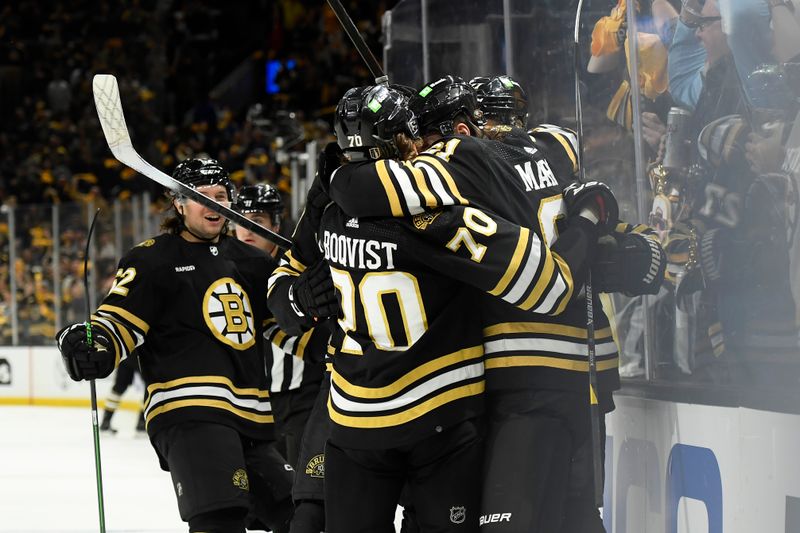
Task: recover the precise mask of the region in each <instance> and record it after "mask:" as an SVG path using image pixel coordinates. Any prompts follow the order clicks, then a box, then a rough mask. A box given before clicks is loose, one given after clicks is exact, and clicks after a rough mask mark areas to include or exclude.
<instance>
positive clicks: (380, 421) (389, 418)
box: [328, 380, 486, 429]
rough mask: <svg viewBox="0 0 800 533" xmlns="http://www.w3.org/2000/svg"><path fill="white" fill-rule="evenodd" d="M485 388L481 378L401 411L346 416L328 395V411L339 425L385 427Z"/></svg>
mask: <svg viewBox="0 0 800 533" xmlns="http://www.w3.org/2000/svg"><path fill="white" fill-rule="evenodd" d="M485 388H486V383H485V382H484V381H483V380H481V381H479V382H477V383H470V384H467V385H462V386H461V387H457V388H455V389H450V390H448V391H446V392H443V393H442V394H439V395H437V396H434V397H433V398H430V399H428V400H426V401H424V402H422V403H421V404H419V405H415V406H414V407H412V408H410V409H407V410H405V411H403V412H401V413H397V414H393V415H384V416H348V415H343V414H341V413H339V412H337V411H336V410H335V409H334V408H333V405H332V404H331V399H330V396H329V397H328V413H329V414H330V417H331V420H333V421H334V422H336V423H337V424H339V425H340V426H347V427H352V428H371V429H375V428H386V427H391V426H399V425H401V424H405V423H408V422H411V421H412V420H415V419H417V418H419V417H421V416H423V415H426V414H428V413H430V412H431V411H433V410H434V409H436V408H438V407H441V406H443V405H445V404H448V403H450V402H454V401H456V400H460V399H462V398H469V397H470V396H477V395H479V394H483V391H484V389H485Z"/></svg>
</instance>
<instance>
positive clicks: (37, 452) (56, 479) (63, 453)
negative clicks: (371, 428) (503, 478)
mask: <svg viewBox="0 0 800 533" xmlns="http://www.w3.org/2000/svg"><path fill="white" fill-rule="evenodd" d="M112 426H113V427H116V428H117V429H118V430H119V432H118V433H117V434H116V435H113V436H111V435H106V434H101V437H100V449H101V453H102V455H101V457H102V468H103V492H104V499H105V517H106V531H107V532H108V533H178V532H186V531H188V527H187V526H186V524H184V523H183V522H182V521H181V520H180V517H179V516H178V506H177V503H176V501H175V493H174V492H173V490H172V482H171V480H170V476H169V473H168V472H164V471H162V470H161V469H160V468H159V466H158V459H157V458H156V454H155V452H154V451H153V449H152V446H151V445H150V442H149V440H148V439H147V437H145V436H137V435H136V431H135V426H136V415H135V413H133V412H129V411H122V410H120V411H118V412H117V413H116V414H115V415H114V419H113V421H112ZM398 523H399V521H398ZM99 530H100V527H99V518H98V505H97V489H96V484H95V466H94V451H93V447H92V421H91V411H90V410H89V409H88V408H68V407H31V406H20V407H16V406H0V532H2V533H6V532H13V533H29V532H31V533H32V532H48V533H88V532H97V531H99Z"/></svg>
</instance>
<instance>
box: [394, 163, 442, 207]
mask: <svg viewBox="0 0 800 533" xmlns="http://www.w3.org/2000/svg"><path fill="white" fill-rule="evenodd" d="M403 167H405V169H406V170H408V171H409V172H411V175H413V176H414V181H415V182H416V183H417V190H418V191H419V192H420V194H422V196H423V197H424V198H425V206H426V207H438V206H439V201H438V200H437V199H436V197H435V196H434V195H433V193H432V192H431V190H430V189H429V188H428V183H427V182H426V181H425V175H424V174H423V173H422V170H420V169H418V168H417V167H415V166H414V165H412V164H411V163H410V162H408V161H405V162H404V163H403Z"/></svg>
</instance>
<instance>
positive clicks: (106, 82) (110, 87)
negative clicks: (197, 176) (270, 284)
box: [92, 74, 292, 249]
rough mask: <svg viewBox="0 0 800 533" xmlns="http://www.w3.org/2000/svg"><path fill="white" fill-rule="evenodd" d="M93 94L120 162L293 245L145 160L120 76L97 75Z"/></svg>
mask: <svg viewBox="0 0 800 533" xmlns="http://www.w3.org/2000/svg"><path fill="white" fill-rule="evenodd" d="M92 93H93V94H94V106H95V108H96V109H97V117H98V118H99V119H100V125H101V126H102V127H103V134H104V135H105V137H106V142H107V143H108V147H109V148H110V149H111V153H112V154H114V157H116V158H117V160H118V161H119V162H120V163H123V164H124V165H126V166H129V167H130V168H132V169H133V170H135V171H136V172H138V173H139V174H142V175H143V176H146V177H148V178H150V179H151V180H153V181H155V182H156V183H158V184H160V185H163V186H164V187H166V188H167V189H169V190H171V191H172V192H174V193H176V194H181V195H183V196H186V197H187V198H189V199H190V200H194V201H195V202H197V203H198V204H201V205H203V206H205V207H207V208H209V209H211V210H212V211H214V212H215V213H217V214H219V215H222V216H223V217H225V218H227V219H228V220H230V221H231V222H234V223H236V224H238V225H239V226H242V227H243V228H246V229H248V230H250V231H252V232H253V233H256V234H258V235H260V236H261V237H264V238H265V239H267V240H269V241H271V242H273V243H274V244H275V245H276V246H278V247H279V248H283V249H289V248H291V246H292V241H290V240H289V239H287V238H286V237H283V236H282V235H278V234H277V233H275V232H274V231H272V230H269V229H267V228H265V227H264V226H262V225H261V224H257V223H255V222H253V221H252V220H250V219H249V218H247V217H245V216H243V215H242V214H241V213H237V212H236V211H234V210H233V209H230V208H229V207H225V206H224V205H222V204H220V203H219V202H216V201H214V200H213V199H212V198H209V197H208V196H205V195H204V194H200V193H199V192H197V191H196V190H194V189H193V188H191V187H188V186H186V185H184V184H183V183H181V182H179V181H178V180H176V179H174V178H172V176H168V175H167V174H165V173H163V172H161V171H160V170H158V169H157V168H155V167H154V166H153V165H151V164H150V163H148V162H147V161H145V160H144V159H143V158H142V156H140V155H139V153H138V152H137V151H136V150H135V149H134V148H133V142H132V141H131V136H130V133H129V132H128V126H127V124H126V123H125V115H124V114H123V112H122V100H120V97H119V86H118V85H117V78H115V77H114V76H112V75H110V74H96V75H95V77H94V79H93V80H92Z"/></svg>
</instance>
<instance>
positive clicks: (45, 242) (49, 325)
mask: <svg viewBox="0 0 800 533" xmlns="http://www.w3.org/2000/svg"><path fill="white" fill-rule="evenodd" d="M98 207H99V208H100V214H99V215H98V218H97V223H96V225H95V231H94V235H93V237H92V242H91V245H90V247H89V276H88V284H89V294H90V297H89V304H90V307H91V308H92V309H94V308H95V307H96V306H97V305H98V303H99V302H100V301H101V300H102V298H103V297H104V296H105V294H106V293H107V292H108V290H109V288H110V287H111V283H113V280H114V275H115V273H116V270H117V263H118V261H119V259H120V257H122V255H123V254H124V253H125V252H126V251H127V250H129V249H130V248H131V247H132V246H134V245H135V244H137V243H139V242H141V241H142V240H144V239H146V238H148V237H151V236H153V235H155V234H156V233H158V231H159V230H158V227H159V224H160V221H161V218H162V213H161V211H160V207H159V206H156V205H153V204H152V202H151V199H150V198H149V197H147V196H134V197H132V198H129V199H126V200H116V201H114V202H111V203H108V202H102V203H98V204H95V203H93V202H87V203H68V204H58V205H53V204H48V205H44V204H42V205H22V206H17V207H14V208H11V207H4V209H3V210H2V211H0V250H1V251H2V255H3V261H2V269H1V270H0V306H1V308H0V311H2V312H1V313H0V345H3V346H10V345H15V344H16V345H20V346H42V345H45V346H46V345H51V344H52V342H53V336H54V334H55V332H56V331H58V329H60V328H62V327H64V326H65V325H68V324H71V323H75V322H81V321H84V320H85V319H86V311H87V301H86V300H87V299H86V290H85V288H84V275H83V273H84V257H85V252H86V236H87V231H88V228H89V223H90V221H91V217H92V216H93V215H94V212H95V211H96V209H97V208H98ZM11 226H13V228H14V230H13V235H11ZM12 247H13V250H12ZM12 256H13V258H14V260H13V264H14V266H15V268H14V270H13V271H12V270H11V268H10V264H11V258H12ZM12 277H13V279H12ZM12 286H14V287H15V289H16V291H15V292H16V298H15V302H14V304H12V298H11V287H12ZM12 309H15V311H16V313H15V314H12Z"/></svg>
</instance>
